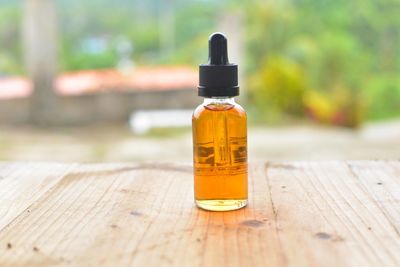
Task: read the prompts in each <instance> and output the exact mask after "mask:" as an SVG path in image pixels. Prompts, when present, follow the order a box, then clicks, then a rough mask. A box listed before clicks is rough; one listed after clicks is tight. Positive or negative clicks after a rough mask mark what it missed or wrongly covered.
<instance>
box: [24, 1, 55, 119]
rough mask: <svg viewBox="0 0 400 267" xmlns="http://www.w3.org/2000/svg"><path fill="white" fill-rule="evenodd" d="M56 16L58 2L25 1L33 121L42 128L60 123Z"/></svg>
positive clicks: (27, 61)
mask: <svg viewBox="0 0 400 267" xmlns="http://www.w3.org/2000/svg"><path fill="white" fill-rule="evenodd" d="M56 25H57V21H56V13H55V3H54V0H25V5H24V20H23V34H24V48H25V49H24V51H25V59H26V66H27V70H28V73H29V75H30V76H31V78H32V82H33V95H32V97H31V118H32V120H33V122H34V123H36V124H39V125H49V124H54V123H56V121H57V113H58V105H57V102H58V101H57V95H56V92H55V91H54V78H55V75H56V72H57V48H56V47H57V46H56V42H57V40H56Z"/></svg>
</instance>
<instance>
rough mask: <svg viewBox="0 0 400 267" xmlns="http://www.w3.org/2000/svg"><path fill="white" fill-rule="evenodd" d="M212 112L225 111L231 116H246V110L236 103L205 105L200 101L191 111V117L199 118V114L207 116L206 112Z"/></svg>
mask: <svg viewBox="0 0 400 267" xmlns="http://www.w3.org/2000/svg"><path fill="white" fill-rule="evenodd" d="M214 112H226V113H228V114H229V115H232V116H238V117H243V118H246V117H247V115H246V111H245V110H244V109H243V107H242V106H240V105H239V104H237V103H234V104H224V105H205V104H204V103H202V104H200V105H199V106H197V107H196V109H195V110H194V111H193V119H196V118H200V117H201V116H207V115H208V114H212V113H214Z"/></svg>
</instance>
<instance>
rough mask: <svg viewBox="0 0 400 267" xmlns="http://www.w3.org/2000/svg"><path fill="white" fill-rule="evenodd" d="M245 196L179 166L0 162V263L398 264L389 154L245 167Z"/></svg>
mask: <svg viewBox="0 0 400 267" xmlns="http://www.w3.org/2000/svg"><path fill="white" fill-rule="evenodd" d="M249 190H250V204H249V206H248V207H247V208H245V209H242V210H238V211H232V212H224V213H222V212H207V211H202V210H199V209H197V208H196V207H195V206H194V204H193V191H192V169H191V166H190V165H185V164H173V163H170V164H167V163H154V164H87V165H86V164H57V163H25V162H24V163H3V164H0V266H2V267H3V266H68V265H71V266H155V267H157V266H335V267H337V266H346V267H347V266H363V267H364V266H400V162H399V161H364V162H334V161H332V162H312V163H311V162H289V163H257V164H253V165H251V168H250V181H249Z"/></svg>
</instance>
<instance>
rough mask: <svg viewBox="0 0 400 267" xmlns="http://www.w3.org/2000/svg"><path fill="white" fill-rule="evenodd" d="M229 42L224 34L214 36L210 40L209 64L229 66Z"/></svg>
mask: <svg viewBox="0 0 400 267" xmlns="http://www.w3.org/2000/svg"><path fill="white" fill-rule="evenodd" d="M227 43H228V41H227V39H226V37H225V35H223V34H222V33H219V32H216V33H214V34H212V35H211V36H210V38H209V40H208V64H210V65H228V64H229V60H228V44H227Z"/></svg>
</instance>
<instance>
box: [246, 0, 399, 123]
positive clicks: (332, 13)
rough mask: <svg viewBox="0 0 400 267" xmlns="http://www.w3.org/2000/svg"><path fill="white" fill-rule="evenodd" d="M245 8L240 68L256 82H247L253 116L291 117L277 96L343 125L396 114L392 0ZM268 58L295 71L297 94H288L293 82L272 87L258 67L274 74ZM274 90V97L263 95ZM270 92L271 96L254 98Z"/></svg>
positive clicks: (396, 60) (307, 1)
mask: <svg viewBox="0 0 400 267" xmlns="http://www.w3.org/2000/svg"><path fill="white" fill-rule="evenodd" d="M246 12H247V14H248V16H247V17H248V20H247V29H248V31H247V32H248V44H247V46H248V47H249V54H248V57H249V60H248V65H247V66H246V70H247V72H248V73H249V74H250V76H251V77H253V78H251V80H253V81H254V80H260V81H261V80H262V81H264V83H261V82H250V84H249V85H250V87H251V88H250V89H251V93H252V95H253V97H252V98H251V99H252V101H253V102H254V104H256V105H257V106H258V107H259V109H260V110H261V112H259V114H269V113H276V114H288V113H289V114H291V113H292V112H288V108H287V106H286V105H285V104H282V103H283V102H282V100H281V97H282V98H287V100H286V101H287V103H291V104H290V105H291V106H293V107H295V108H296V109H299V108H301V107H302V108H303V110H305V111H306V112H305V114H307V116H309V117H311V118H312V119H315V120H318V121H322V122H327V123H335V124H339V125H344V126H349V127H356V126H358V125H359V124H360V122H361V120H362V119H363V118H367V119H374V118H387V117H390V116H392V115H394V114H398V111H396V106H397V110H398V107H399V103H398V100H397V99H398V91H399V90H400V89H399V83H398V79H396V78H395V77H396V76H398V74H399V73H400V45H399V44H400V16H398V14H400V2H398V1H397V0H383V1H379V2H377V1H372V0H367V1H345V0H336V1H333V0H326V1H314V0H303V1H301V2H298V1H284V2H265V1H257V0H253V1H251V4H249V5H248V8H247V9H246ZM383 14H385V15H383ZM386 14H387V16H386ZM276 58H281V59H282V62H293V64H296V66H297V68H298V69H300V70H301V73H302V74H301V75H304V77H303V80H304V82H302V83H301V84H302V88H303V89H302V92H303V95H304V97H303V99H301V98H299V97H298V95H292V91H295V92H297V90H298V89H296V88H297V87H298V86H299V85H298V84H293V85H291V84H290V83H284V82H280V83H279V85H278V86H276V85H271V81H270V80H271V78H268V79H267V78H266V77H267V76H268V75H266V73H268V71H267V70H266V68H271V70H270V72H269V76H276V77H281V75H280V74H278V73H276V70H275V69H276V66H275V65H276V64H277V63H276ZM265 62H266V63H265ZM281 64H282V63H281ZM281 68H283V67H281ZM276 79H277V80H286V79H288V78H283V79H278V78H276ZM367 81H371V83H370V84H369V82H367ZM288 86H289V87H290V86H293V90H291V89H288ZM268 87H273V88H268ZM275 87H277V88H278V87H279V88H280V93H281V95H278V94H271V93H270V92H271V91H272V92H275V90H277V89H275ZM389 88H391V89H389ZM267 92H268V93H267ZM271 97H273V98H276V100H262V99H263V98H271ZM260 98H261V99H260ZM371 99H374V101H371ZM366 101H367V102H366ZM259 103H281V104H279V105H277V104H275V105H272V104H269V105H261V104H259ZM294 103H297V104H294ZM365 109H366V111H365V112H364V110H365ZM297 114H301V112H299V113H297ZM363 114H365V117H364V115H363Z"/></svg>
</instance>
